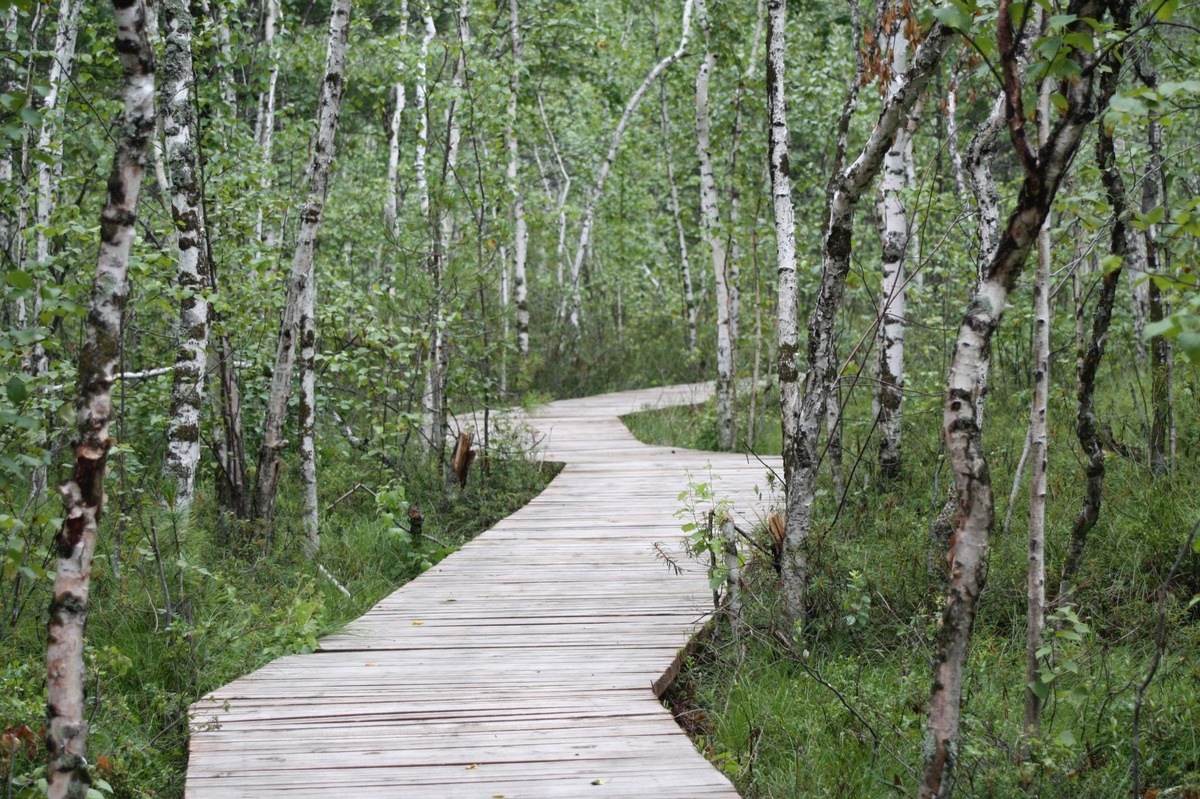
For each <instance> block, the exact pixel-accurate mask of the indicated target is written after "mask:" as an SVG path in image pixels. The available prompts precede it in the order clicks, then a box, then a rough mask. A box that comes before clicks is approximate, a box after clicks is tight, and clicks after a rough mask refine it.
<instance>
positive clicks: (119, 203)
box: [46, 0, 155, 799]
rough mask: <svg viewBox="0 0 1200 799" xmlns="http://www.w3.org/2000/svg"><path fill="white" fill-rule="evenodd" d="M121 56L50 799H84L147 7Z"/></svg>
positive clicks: (62, 599)
mask: <svg viewBox="0 0 1200 799" xmlns="http://www.w3.org/2000/svg"><path fill="white" fill-rule="evenodd" d="M113 13H114V16H115V20H116V29H117V35H116V47H115V49H116V53H117V55H118V57H119V59H120V62H121V72H122V74H123V76H124V88H123V90H122V101H123V104H124V116H123V118H122V120H121V124H120V126H119V127H118V128H117V130H118V133H117V145H116V155H115V157H114V158H113V166H112V172H111V174H110V175H109V178H108V198H107V201H106V203H105V206H104V211H103V213H102V214H101V216H100V253H99V256H98V258H97V260H96V277H95V280H94V282H93V283H92V298H91V310H90V312H89V314H88V321H87V339H86V341H85V343H84V345H83V349H82V350H81V351H80V354H79V378H78V380H79V382H78V387H77V389H76V398H75V412H76V419H77V427H76V431H77V432H76V434H77V437H78V440H77V442H76V445H75V464H74V468H73V469H72V472H71V478H70V479H69V480H68V481H67V482H65V483H64V484H63V485H62V486H61V487H60V489H59V490H60V492H61V493H62V496H63V506H64V512H63V523H62V529H61V530H59V533H58V537H57V539H56V540H55V546H54V548H55V553H56V555H57V557H58V564H57V567H56V569H55V575H54V593H53V595H52V598H51V600H50V620H49V624H48V631H49V636H48V637H49V643H48V645H47V648H46V667H47V677H46V752H47V755H48V763H47V767H46V782H47V796H48V797H50V799H63V798H64V797H68V796H69V797H83V796H84V795H85V794H86V793H87V789H88V785H89V784H90V782H91V777H90V776H89V774H88V764H87V733H88V717H87V714H86V707H85V704H84V699H85V688H86V679H87V672H86V669H85V667H84V661H83V636H84V628H85V626H86V624H87V615H88V596H89V588H90V581H91V572H92V556H93V554H94V553H95V551H96V539H97V536H98V534H99V531H100V516H101V513H102V512H103V509H104V471H105V465H106V462H107V460H108V450H109V448H110V447H111V446H112V444H113V439H112V433H111V431H110V429H109V425H110V424H111V422H112V418H113V406H112V386H113V379H114V375H115V373H116V371H117V365H118V359H119V357H120V355H119V354H120V351H121V345H120V339H121V320H122V316H123V314H124V309H125V300H126V298H127V297H128V295H129V281H128V270H129V253H130V249H131V248H132V246H133V239H134V236H135V233H136V230H135V224H136V222H137V202H138V195H139V193H140V192H141V186H142V173H143V171H144V169H145V165H146V162H147V161H148V159H149V157H150V141H151V139H152V138H153V137H154V132H155V113H154V52H153V50H152V49H151V47H150V39H149V37H148V36H147V31H146V8H145V6H144V4H143V3H142V2H141V1H140V0H135V2H132V3H130V2H125V1H124V0H119V1H118V2H116V3H114V4H113Z"/></svg>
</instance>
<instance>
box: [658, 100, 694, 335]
mask: <svg viewBox="0 0 1200 799" xmlns="http://www.w3.org/2000/svg"><path fill="white" fill-rule="evenodd" d="M658 95H659V105H660V106H661V107H662V132H663V160H665V161H666V165H667V185H668V186H669V188H670V190H671V215H672V217H673V218H674V220H675V234H676V236H677V237H678V239H679V277H680V280H681V281H682V282H683V311H684V316H685V318H686V319H687V349H688V352H689V353H692V352H695V351H696V292H695V288H694V287H693V286H692V265H691V262H690V261H689V260H688V247H687V236H686V235H685V234H684V231H683V211H682V208H681V207H680V204H679V184H678V182H677V181H676V180H675V162H674V159H673V158H671V117H670V115H669V114H668V113H667V88H666V81H665V80H663V79H661V78H660V79H659V82H658Z"/></svg>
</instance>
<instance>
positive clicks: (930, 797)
mask: <svg viewBox="0 0 1200 799" xmlns="http://www.w3.org/2000/svg"><path fill="white" fill-rule="evenodd" d="M1070 10H1071V12H1072V13H1073V14H1075V15H1076V17H1077V19H1076V20H1075V21H1073V22H1070V23H1068V24H1067V26H1066V29H1065V33H1069V34H1080V35H1087V36H1090V35H1091V28H1090V27H1089V26H1088V24H1087V21H1090V19H1096V18H1100V17H1101V15H1102V14H1103V11H1104V6H1103V5H1102V4H1101V3H1100V2H1099V1H1098V0H1095V1H1093V0H1081V1H1078V2H1073V3H1072V4H1071V9H1070ZM1009 11H1010V9H1009V2H1008V0H1001V4H1000V6H999V8H998V16H999V19H1000V20H1001V23H1000V25H999V26H998V28H999V30H998V39H999V42H1000V50H1001V52H1002V53H1003V54H1004V55H1003V56H1002V61H1003V65H1004V73H1005V74H1004V78H1005V94H1006V103H1007V106H1008V109H1007V111H1006V118H1007V119H1008V122H1009V130H1010V134H1011V139H1012V142H1013V145H1014V148H1015V149H1016V151H1017V156H1018V159H1019V162H1020V164H1021V165H1022V167H1023V168H1024V173H1025V179H1024V182H1023V185H1022V188H1021V193H1020V199H1019V200H1018V203H1017V206H1016V208H1015V209H1014V211H1013V213H1012V214H1011V216H1009V218H1008V222H1007V224H1006V226H1005V229H1004V232H1003V235H1002V236H1001V238H1000V243H999V245H998V246H997V248H996V250H995V253H994V254H993V256H992V259H991V263H990V265H989V268H988V270H987V274H986V276H985V279H984V281H983V282H982V283H981V285H980V286H979V289H978V291H977V292H976V294H975V297H974V299H973V300H972V301H971V305H970V307H969V309H968V311H967V313H966V315H965V316H964V318H963V322H962V324H961V326H960V327H959V332H958V337H957V342H956V345H955V348H954V356H953V358H952V360H951V364H950V374H949V376H948V378H947V385H946V397H945V401H944V406H943V422H942V437H943V440H944V442H945V446H946V454H947V459H948V462H949V465H950V468H951V471H952V474H953V475H954V484H955V489H956V496H957V503H958V504H957V507H958V514H957V519H956V524H955V530H954V535H953V538H952V545H951V548H950V553H949V560H950V578H949V581H948V583H947V586H946V602H945V609H944V610H943V613H942V618H941V625H940V629H939V631H938V639H937V644H936V651H935V654H934V658H933V663H934V668H933V679H932V688H931V691H930V697H929V718H928V723H927V725H926V739H925V746H924V763H923V769H922V774H921V778H920V783H919V787H920V790H919V796H920V799H934V797H938V798H939V799H941V798H943V797H948V796H949V795H950V792H951V790H952V786H953V770H954V766H955V762H956V760H957V743H958V733H959V723H960V718H961V711H962V689H963V674H964V670H965V666H966V659H967V652H968V648H969V645H970V639H971V631H972V628H973V626H974V622H975V613H976V610H977V607H978V599H979V594H980V592H981V591H982V589H983V583H984V576H985V573H986V564H987V549H988V538H989V533H990V531H991V527H992V522H993V519H994V514H995V502H994V499H993V495H992V484H991V478H990V475H989V471H988V463H987V457H986V454H985V450H984V448H983V438H982V431H981V429H980V427H979V425H978V422H977V419H976V415H975V408H976V406H975V399H976V397H977V395H978V390H979V377H980V374H981V371H980V354H981V353H984V352H987V351H988V348H989V347H990V346H991V340H992V336H993V335H994V333H995V331H996V329H997V328H998V327H999V324H1000V318H1001V315H1002V314H1003V312H1004V307H1005V303H1006V302H1007V300H1008V295H1009V292H1011V291H1012V288H1013V285H1014V284H1015V282H1016V279H1017V277H1018V275H1019V274H1020V271H1021V269H1022V267H1023V265H1024V263H1025V260H1026V259H1027V257H1028V255H1029V251H1030V249H1032V248H1033V246H1034V241H1035V238H1036V236H1037V231H1038V230H1040V229H1041V227H1042V224H1043V223H1044V222H1045V219H1046V216H1047V214H1048V213H1049V210H1050V206H1051V204H1052V203H1053V201H1054V197H1055V195H1056V193H1057V192H1058V188H1059V186H1060V185H1061V182H1062V179H1063V177H1064V175H1065V173H1066V170H1067V168H1068V166H1069V165H1070V161H1071V158H1072V157H1073V156H1074V154H1075V151H1076V149H1077V148H1078V146H1079V142H1080V139H1081V138H1082V136H1083V133H1084V130H1085V129H1086V128H1087V126H1088V125H1089V123H1090V122H1091V121H1092V120H1093V119H1094V118H1095V115H1096V108H1095V107H1094V100H1095V98H1094V94H1093V87H1094V84H1095V80H1096V76H1097V74H1098V73H1099V69H1098V66H1099V65H1098V64H1097V61H1098V59H1099V56H1095V55H1092V54H1090V53H1087V52H1085V51H1084V50H1083V49H1081V48H1080V49H1076V50H1074V51H1072V53H1071V55H1070V57H1071V58H1072V60H1075V61H1076V63H1077V65H1078V66H1079V68H1080V74H1081V76H1082V77H1081V78H1080V79H1079V80H1077V81H1075V82H1065V81H1064V82H1062V83H1060V84H1059V85H1058V87H1057V90H1058V91H1059V92H1060V93H1061V94H1062V96H1063V97H1064V98H1065V99H1066V102H1067V110H1066V113H1065V114H1063V115H1061V116H1060V117H1059V118H1058V121H1057V122H1056V124H1055V125H1054V128H1053V130H1052V131H1051V133H1050V137H1049V139H1048V141H1047V142H1046V144H1045V145H1044V146H1043V147H1041V148H1037V151H1036V153H1035V152H1034V148H1033V147H1031V146H1030V144H1029V142H1028V140H1027V137H1026V134H1025V120H1024V111H1023V110H1022V105H1021V81H1020V78H1019V77H1018V66H1017V59H1016V49H1015V45H1014V44H1013V42H1012V38H1013V30H1012V18H1011V16H1010V14H1009ZM1005 23H1007V24H1005ZM1112 68H1114V66H1113V65H1111V64H1110V65H1109V69H1112Z"/></svg>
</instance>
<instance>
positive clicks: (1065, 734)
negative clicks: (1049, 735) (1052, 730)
mask: <svg viewBox="0 0 1200 799" xmlns="http://www.w3.org/2000/svg"><path fill="white" fill-rule="evenodd" d="M1058 742H1059V743H1060V744H1062V745H1063V746H1075V745H1076V744H1077V743H1079V740H1078V739H1077V738H1076V737H1075V733H1073V732H1071V731H1070V730H1063V731H1062V732H1060V733H1059V734H1058Z"/></svg>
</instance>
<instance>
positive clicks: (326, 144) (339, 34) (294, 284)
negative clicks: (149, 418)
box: [255, 0, 350, 550]
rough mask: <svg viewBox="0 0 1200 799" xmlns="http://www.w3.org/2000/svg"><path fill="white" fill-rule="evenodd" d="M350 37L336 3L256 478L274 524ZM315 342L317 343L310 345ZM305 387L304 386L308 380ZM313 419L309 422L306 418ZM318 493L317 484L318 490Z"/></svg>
mask: <svg viewBox="0 0 1200 799" xmlns="http://www.w3.org/2000/svg"><path fill="white" fill-rule="evenodd" d="M349 33H350V0H334V1H333V5H332V11H331V13H330V17H329V46H328V49H327V51H326V62H325V77H324V79H323V80H322V82H321V99H320V101H319V103H318V105H317V131H316V140H315V142H314V145H313V148H312V155H311V156H310V157H309V163H308V167H307V169H306V170H305V175H306V177H307V182H308V196H307V197H306V199H305V202H304V208H303V210H302V211H301V213H300V230H299V232H298V233H297V234H296V250H295V253H294V254H293V257H292V272H291V276H290V277H289V279H288V295H287V305H286V306H285V307H284V310H283V319H282V321H281V323H280V326H279V340H278V343H277V345H276V349H275V369H274V371H273V372H272V374H271V393H270V396H269V398H268V402H267V413H266V419H265V421H264V423H263V443H262V447H261V448H260V450H259V454H258V473H257V477H256V481H257V490H256V492H255V495H256V499H255V511H256V513H257V515H258V517H259V518H261V519H264V520H266V521H268V522H269V521H271V520H272V519H273V518H274V516H275V494H276V491H277V489H278V487H279V470H280V466H281V463H280V456H281V450H282V449H283V448H284V447H286V446H287V441H285V440H284V438H283V425H284V419H285V417H286V413H287V401H288V396H289V395H290V394H291V389H292V371H293V367H294V363H295V360H296V338H297V336H299V337H300V339H301V347H303V348H305V350H306V351H305V352H302V353H301V358H302V362H301V370H302V372H310V371H311V370H312V366H313V365H312V360H311V359H312V358H313V357H314V353H313V352H312V351H311V350H310V349H309V348H311V347H313V346H315V339H316V329H315V320H314V319H313V318H312V314H311V309H310V310H309V313H308V315H307V316H306V315H305V309H304V303H305V302H307V301H308V297H307V296H306V295H310V296H315V291H316V287H315V280H316V274H315V270H314V258H313V255H314V253H313V251H314V248H315V246H316V241H317V231H318V230H319V229H320V226H321V214H322V212H323V211H324V208H325V196H326V194H327V192H328V188H329V167H330V164H331V163H332V161H333V156H334V148H335V144H336V138H337V126H338V116H339V112H340V110H341V103H342V94H343V92H344V91H345V87H346V81H345V71H346V45H347V40H348V38H349ZM310 339H311V340H310ZM302 382H304V379H303V375H302ZM306 399H307V400H308V401H309V402H310V403H311V398H302V399H301V403H300V411H301V418H300V431H301V437H302V443H303V438H304V437H305V435H306V433H307V435H311V425H312V417H311V414H312V406H311V404H309V405H308V407H307V409H306V407H305V400H306ZM306 414H307V418H305V415H306ZM309 457H310V454H309V453H307V452H305V451H303V450H302V452H301V458H302V461H307V459H308V458H309ZM302 470H303V476H304V477H305V492H306V497H307V496H308V492H309V490H310V488H309V485H308V478H309V477H310V476H311V477H313V478H314V481H315V472H313V473H312V474H310V473H309V466H308V465H307V462H305V463H304V465H303V466H302ZM312 490H315V482H314V483H313V485H312ZM308 513H309V515H307V516H306V531H305V532H306V540H307V542H308V543H307V548H309V549H310V550H313V549H315V548H316V542H317V539H316V534H317V533H316V530H315V529H313V528H312V527H310V526H309V522H310V521H311V520H312V514H311V511H308Z"/></svg>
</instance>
